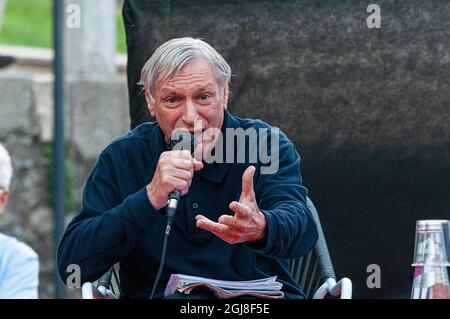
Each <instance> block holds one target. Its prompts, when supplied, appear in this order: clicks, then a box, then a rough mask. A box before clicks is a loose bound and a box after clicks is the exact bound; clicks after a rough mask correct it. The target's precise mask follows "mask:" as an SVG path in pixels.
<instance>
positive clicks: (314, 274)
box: [290, 198, 352, 299]
mask: <svg viewBox="0 0 450 319" xmlns="http://www.w3.org/2000/svg"><path fill="white" fill-rule="evenodd" d="M307 205H308V209H309V210H310V212H311V214H312V215H313V218H314V220H315V221H316V225H317V232H318V235H319V237H318V239H317V243H316V245H315V246H314V248H313V249H312V250H311V251H310V252H309V253H308V254H307V255H305V256H303V257H300V258H296V259H292V260H291V263H290V267H291V275H292V277H293V278H294V280H295V281H296V282H297V283H298V284H299V285H300V286H301V287H303V290H304V292H305V295H306V298H308V299H311V298H313V299H323V298H325V297H326V296H327V295H328V294H330V295H332V296H339V295H340V296H341V299H351V297H352V282H351V280H350V279H348V278H342V279H341V280H340V281H339V282H337V283H336V275H335V273H334V268H333V263H332V262H331V257H330V253H329V251H328V246H327V242H326V240H325V235H324V233H323V229H322V224H321V223H320V219H319V214H318V213H317V209H316V207H315V206H314V204H313V202H312V201H311V199H310V198H307Z"/></svg>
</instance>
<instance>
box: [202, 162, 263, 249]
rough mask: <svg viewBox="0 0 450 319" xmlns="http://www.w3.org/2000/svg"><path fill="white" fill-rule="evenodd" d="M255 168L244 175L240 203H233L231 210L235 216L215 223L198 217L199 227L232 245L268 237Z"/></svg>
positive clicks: (203, 217)
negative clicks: (258, 198) (258, 196)
mask: <svg viewBox="0 0 450 319" xmlns="http://www.w3.org/2000/svg"><path fill="white" fill-rule="evenodd" d="M255 170H256V169H255V167H254V166H249V167H248V168H247V169H246V170H245V172H244V174H243V175H242V193H241V197H240V198H239V202H236V201H233V202H231V203H230V205H229V208H230V210H232V211H233V212H234V213H235V214H234V216H230V215H222V216H220V217H219V220H218V222H217V223H216V222H213V221H211V220H210V219H208V218H206V217H205V216H202V215H197V216H196V217H195V219H196V220H197V227H199V228H202V229H204V230H207V231H210V232H212V233H213V234H215V235H216V236H218V237H220V238H221V239H223V240H224V241H226V242H228V243H230V244H237V243H243V242H256V241H259V240H262V239H264V237H265V236H266V218H265V216H264V214H263V213H261V211H260V210H259V208H258V204H257V203H256V197H255V192H254V190H253V175H254V174H255Z"/></svg>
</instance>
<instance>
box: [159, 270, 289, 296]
mask: <svg viewBox="0 0 450 319" xmlns="http://www.w3.org/2000/svg"><path fill="white" fill-rule="evenodd" d="M276 279H277V277H276V276H273V277H268V278H263V279H257V280H247V281H227V280H216V279H210V278H204V277H197V276H189V275H183V274H172V275H171V276H170V279H169V282H168V283H167V286H166V290H165V291H164V295H165V296H166V297H167V296H169V295H171V294H173V293H174V292H175V291H179V292H181V293H185V294H189V293H190V292H191V291H192V290H193V289H194V288H196V287H206V288H208V289H209V290H210V291H211V292H212V293H213V294H214V295H215V296H216V297H217V298H220V299H227V298H236V297H240V296H247V297H255V298H271V299H279V298H283V297H284V293H283V292H282V291H281V288H282V287H283V285H282V284H281V283H280V282H278V281H276Z"/></svg>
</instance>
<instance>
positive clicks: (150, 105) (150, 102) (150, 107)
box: [145, 90, 155, 117]
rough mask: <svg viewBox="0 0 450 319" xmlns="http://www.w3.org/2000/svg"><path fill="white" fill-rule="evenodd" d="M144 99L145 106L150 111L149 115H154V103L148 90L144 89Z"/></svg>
mask: <svg viewBox="0 0 450 319" xmlns="http://www.w3.org/2000/svg"><path fill="white" fill-rule="evenodd" d="M145 100H146V101H147V107H148V110H149V111H150V115H151V116H153V117H155V103H154V101H153V100H152V98H151V97H150V93H149V92H148V90H145Z"/></svg>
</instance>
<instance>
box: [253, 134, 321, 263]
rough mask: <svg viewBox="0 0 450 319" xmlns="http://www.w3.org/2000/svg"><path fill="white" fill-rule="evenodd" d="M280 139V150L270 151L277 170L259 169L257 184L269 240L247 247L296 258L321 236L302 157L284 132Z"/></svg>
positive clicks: (256, 187)
mask: <svg viewBox="0 0 450 319" xmlns="http://www.w3.org/2000/svg"><path fill="white" fill-rule="evenodd" d="M279 140H280V141H279V147H272V152H271V154H272V155H271V156H272V161H276V160H278V167H276V166H275V167H276V168H277V169H276V170H274V171H273V172H270V173H268V174H264V173H263V172H264V170H263V167H260V169H259V172H258V175H257V180H256V184H255V194H256V200H257V203H258V206H259V209H260V210H261V212H262V213H263V214H264V216H265V217H266V222H267V234H266V238H265V239H264V240H263V241H262V242H259V243H248V245H249V246H250V247H252V248H253V249H256V250H257V252H258V253H259V254H261V255H264V256H266V257H271V258H296V257H300V256H303V255H305V254H306V253H307V252H309V251H310V250H311V249H312V248H313V246H314V244H315V243H316V241H317V237H318V234H317V227H316V223H315V221H314V218H313V217H312V214H311V213H310V211H309V210H308V208H307V204H306V196H307V189H306V188H305V187H304V186H303V185H302V178H301V173H300V156H299V154H298V152H297V151H296V149H295V147H294V145H293V144H292V142H290V141H289V140H288V139H287V137H286V136H285V135H284V134H283V133H281V132H280V133H279ZM277 151H278V153H277V154H278V158H277V156H275V154H276V152H277ZM273 164H274V163H271V165H273ZM266 172H267V171H266Z"/></svg>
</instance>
